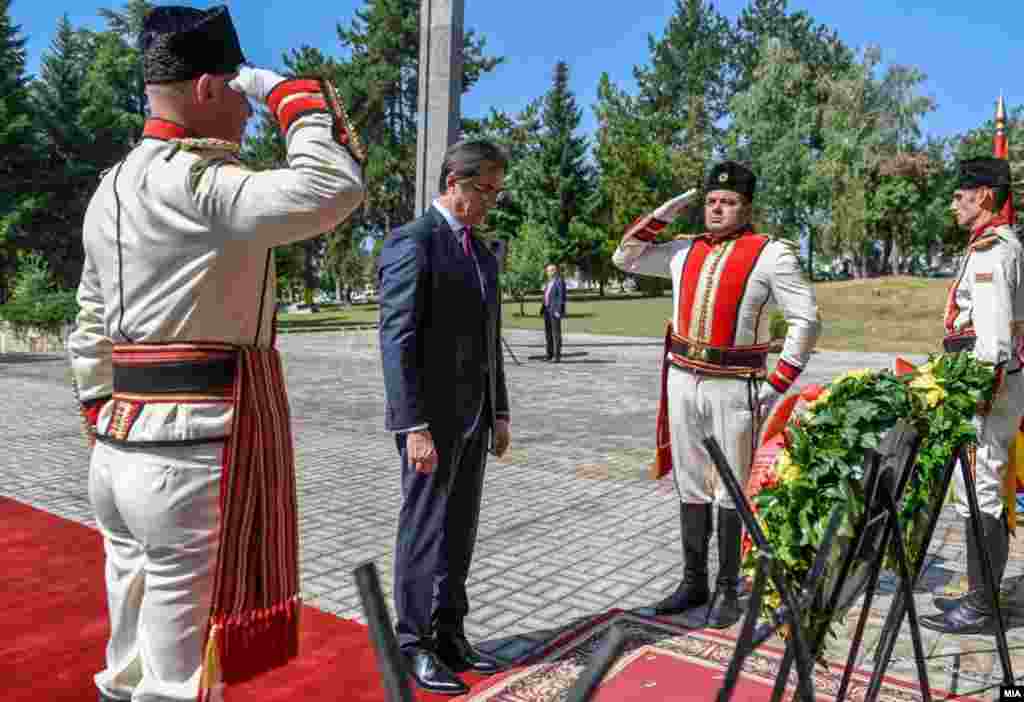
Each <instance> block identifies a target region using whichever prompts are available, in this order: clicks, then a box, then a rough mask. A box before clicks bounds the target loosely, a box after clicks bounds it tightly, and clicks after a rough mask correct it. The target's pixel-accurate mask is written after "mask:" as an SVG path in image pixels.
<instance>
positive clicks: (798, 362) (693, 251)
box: [612, 217, 820, 392]
mask: <svg viewBox="0 0 1024 702" xmlns="http://www.w3.org/2000/svg"><path fill="white" fill-rule="evenodd" d="M664 226H665V225H664V223H661V222H659V221H658V220H656V219H653V218H651V217H647V218H644V219H641V220H639V221H638V222H637V224H635V225H634V226H633V227H631V229H630V231H629V232H628V233H627V235H626V236H625V237H624V238H623V240H622V242H621V243H620V244H619V247H618V248H617V249H616V251H615V254H614V256H613V258H612V261H613V263H614V264H615V265H616V266H617V267H618V268H620V269H621V270H623V271H625V272H627V273H636V274H640V275H650V276H658V277H662V278H670V279H671V280H672V300H673V307H672V309H673V310H674V313H673V315H672V328H673V331H674V335H675V336H676V337H678V338H681V339H683V340H685V341H686V342H687V343H688V344H689V345H690V348H692V349H696V350H698V353H696V354H694V356H695V358H696V364H697V367H698V368H699V367H700V354H699V350H700V349H705V348H710V349H712V350H720V351H731V352H740V353H742V352H743V351H744V350H750V351H754V350H758V349H763V348H764V345H765V344H767V342H769V341H770V330H769V329H768V324H769V314H768V311H769V310H770V309H771V308H772V306H775V305H777V306H778V307H780V308H781V309H782V312H783V314H784V316H785V318H786V322H787V323H788V329H787V332H786V340H785V344H784V346H783V349H782V355H781V358H780V360H779V363H778V365H777V366H776V368H775V370H774V372H773V373H771V374H770V375H769V376H768V381H769V382H770V383H772V385H773V386H775V388H776V389H777V390H779V391H780V392H785V391H786V390H787V389H788V388H789V387H790V385H791V384H792V383H793V381H794V380H796V378H797V376H798V375H799V373H800V372H801V371H802V370H803V368H804V367H805V366H806V364H807V361H808V360H809V359H810V355H811V350H812V349H813V348H814V344H815V342H816V341H817V337H818V330H819V327H820V322H819V320H818V306H817V302H816V301H815V297H814V290H813V289H812V288H811V286H810V285H809V284H808V282H807V280H806V278H805V277H804V274H803V271H802V270H801V269H800V263H799V261H798V260H797V257H796V254H795V253H794V251H793V247H792V245H791V244H789V243H788V242H785V241H781V240H778V239H772V238H770V237H767V236H764V235H760V234H754V233H751V232H747V233H744V234H742V235H740V236H734V237H729V238H726V239H720V240H716V239H713V238H711V237H709V236H707V235H704V236H698V237H681V238H677V239H675V240H673V241H670V242H667V243H664V244H655V243H651V241H650V239H653V237H654V235H655V234H656V233H657V232H658V231H659V230H660V229H662V228H663V227H664ZM644 238H646V239H648V240H646V241H645V240H644ZM674 360H675V361H684V365H689V364H687V363H685V361H687V359H679V358H675V359H674Z"/></svg>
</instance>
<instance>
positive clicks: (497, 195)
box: [459, 178, 505, 202]
mask: <svg viewBox="0 0 1024 702" xmlns="http://www.w3.org/2000/svg"><path fill="white" fill-rule="evenodd" d="M459 182H460V183H469V186H470V187H471V188H473V190H475V191H477V192H478V193H480V197H482V198H484V199H487V200H492V201H494V202H497V201H498V200H499V199H501V197H502V195H504V194H505V191H504V190H499V189H498V188H494V187H491V186H490V185H480V184H479V183H470V182H469V179H468V178H467V179H465V180H460V181H459Z"/></svg>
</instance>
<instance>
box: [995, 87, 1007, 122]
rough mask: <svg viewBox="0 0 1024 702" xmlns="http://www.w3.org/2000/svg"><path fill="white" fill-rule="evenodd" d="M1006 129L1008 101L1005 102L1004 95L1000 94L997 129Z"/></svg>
mask: <svg viewBox="0 0 1024 702" xmlns="http://www.w3.org/2000/svg"><path fill="white" fill-rule="evenodd" d="M1005 128H1006V101H1004V100H1003V93H1002V91H1000V93H999V102H997V103H996V129H1005Z"/></svg>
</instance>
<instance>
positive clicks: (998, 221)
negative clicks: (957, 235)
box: [967, 212, 1010, 246]
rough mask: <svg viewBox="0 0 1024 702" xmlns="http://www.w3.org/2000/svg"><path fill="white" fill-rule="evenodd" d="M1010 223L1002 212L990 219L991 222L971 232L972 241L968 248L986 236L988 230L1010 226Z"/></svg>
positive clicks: (969, 242)
mask: <svg viewBox="0 0 1024 702" xmlns="http://www.w3.org/2000/svg"><path fill="white" fill-rule="evenodd" d="M1009 223H1010V220H1008V219H1007V218H1006V217H1005V216H1004V215H1003V213H1002V212H1000V213H999V214H997V215H994V216H993V217H992V219H990V220H989V221H987V222H985V223H984V224H983V225H981V226H980V227H977V228H975V229H974V230H973V231H972V232H971V239H970V241H968V242H967V244H968V246H970V245H971V244H973V243H975V242H976V241H978V239H980V238H981V237H982V236H983V235H984V234H985V232H987V231H988V230H990V229H995V228H996V227H1001V226H1003V225H1006V224H1009Z"/></svg>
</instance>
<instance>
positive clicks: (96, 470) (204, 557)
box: [89, 442, 223, 702]
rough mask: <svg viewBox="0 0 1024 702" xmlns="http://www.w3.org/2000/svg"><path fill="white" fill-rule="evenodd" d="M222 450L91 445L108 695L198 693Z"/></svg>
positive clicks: (101, 676)
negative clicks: (106, 617)
mask: <svg viewBox="0 0 1024 702" xmlns="http://www.w3.org/2000/svg"><path fill="white" fill-rule="evenodd" d="M222 451H223V442H216V443H211V444H202V445H198V446H186V447H166V448H163V447H161V448H125V447H114V446H110V445H108V444H104V443H100V442H97V444H96V448H95V449H94V451H93V454H92V464H91V466H90V470H89V499H90V500H91V501H92V506H93V510H94V511H95V514H96V521H97V522H98V523H99V528H100V532H101V533H102V534H103V543H104V549H105V551H106V581H107V607H108V610H109V614H110V642H109V643H108V644H107V654H106V668H105V669H104V670H103V671H101V672H100V673H98V674H97V675H96V676H95V681H96V687H97V688H99V690H100V692H102V693H103V694H104V695H106V696H108V697H112V698H114V699H118V700H131V701H132V702H172V701H174V702H194V701H195V699H196V696H197V694H198V690H199V672H200V664H201V661H202V645H203V638H204V637H205V635H206V623H207V617H208V616H209V611H210V597H211V593H212V590H213V566H214V561H215V559H216V557H217V545H218V518H219V507H218V499H219V496H220V476H221V454H222Z"/></svg>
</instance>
